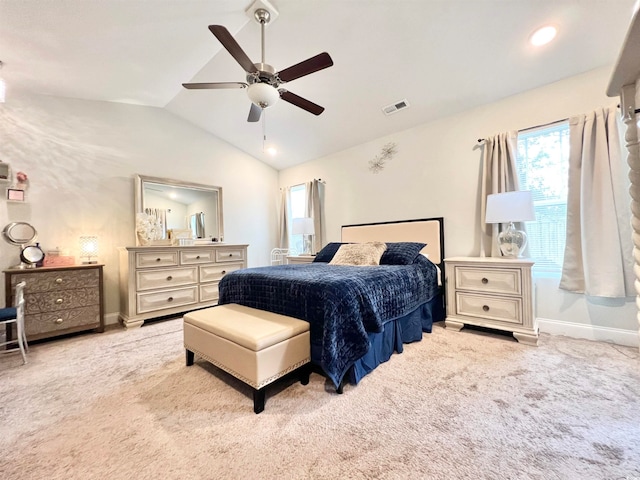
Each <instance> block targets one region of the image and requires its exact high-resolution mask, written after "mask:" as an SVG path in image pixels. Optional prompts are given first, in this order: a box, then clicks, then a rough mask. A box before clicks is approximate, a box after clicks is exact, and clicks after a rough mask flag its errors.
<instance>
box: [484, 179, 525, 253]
mask: <svg viewBox="0 0 640 480" xmlns="http://www.w3.org/2000/svg"><path fill="white" fill-rule="evenodd" d="M486 213H487V214H486V217H485V222H486V223H508V224H509V226H508V227H507V229H506V230H504V231H502V232H500V233H499V234H498V239H497V240H498V246H499V247H500V251H501V252H502V255H503V256H505V257H511V258H517V257H519V256H520V255H521V254H522V251H523V250H524V248H525V247H526V246H527V235H526V234H525V233H524V232H523V231H522V230H516V227H515V225H514V224H513V222H527V221H531V220H535V219H536V213H535V211H534V210H533V197H532V195H531V192H529V191H518V192H506V193H494V194H491V195H487V212H486Z"/></svg>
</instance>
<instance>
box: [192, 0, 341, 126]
mask: <svg viewBox="0 0 640 480" xmlns="http://www.w3.org/2000/svg"><path fill="white" fill-rule="evenodd" d="M254 18H255V20H256V21H257V22H258V23H259V24H260V29H261V35H262V42H261V43H262V59H261V62H260V63H253V62H252V61H251V60H250V59H249V57H248V56H247V54H246V53H245V52H244V51H243V50H242V48H241V47H240V45H238V42H236V41H235V39H234V38H233V37H232V36H231V34H230V33H229V30H227V29H226V28H225V27H223V26H222V25H209V30H211V33H213V34H214V35H215V37H216V38H217V39H218V40H219V41H220V43H222V46H223V47H224V48H226V49H227V51H228V52H229V53H230V54H231V56H232V57H233V58H234V59H235V60H236V62H238V63H239V64H240V66H241V67H242V68H243V69H244V70H245V72H247V77H246V78H247V81H246V82H216V83H183V84H182V86H183V87H184V88H187V89H223V88H246V89H247V94H248V95H249V99H251V109H250V110H249V117H248V118H247V121H248V122H257V121H258V120H260V116H261V115H262V110H263V109H265V108H268V107H271V106H273V105H274V104H275V103H276V102H277V101H278V99H279V98H281V99H282V100H284V101H285V102H289V103H291V104H292V105H295V106H296V107H300V108H302V109H303V110H306V111H307V112H310V113H313V114H314V115H320V114H321V113H322V112H323V111H324V107H321V106H320V105H317V104H315V103H313V102H311V101H309V100H307V99H306V98H302V97H300V96H298V95H296V94H295V93H292V92H290V91H289V90H287V89H285V88H279V87H280V85H282V84H283V83H286V82H290V81H292V80H295V79H296V78H300V77H304V76H305V75H309V74H311V73H314V72H317V71H319V70H322V69H324V68H328V67H330V66H332V65H333V60H331V57H330V56H329V54H328V53H326V52H323V53H320V54H318V55H316V56H314V57H311V58H308V59H307V60H304V61H302V62H300V63H297V64H295V65H292V66H290V67H288V68H285V69H284V70H280V71H279V72H277V71H276V70H275V68H273V67H272V66H271V65H269V64H267V63H265V61H264V29H265V26H266V24H267V23H269V20H270V19H271V14H270V13H269V11H268V10H266V9H264V8H258V9H257V10H256V11H255V12H254Z"/></svg>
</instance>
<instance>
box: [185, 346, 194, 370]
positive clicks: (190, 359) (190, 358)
mask: <svg viewBox="0 0 640 480" xmlns="http://www.w3.org/2000/svg"><path fill="white" fill-rule="evenodd" d="M185 353H186V357H187V367H189V366H191V365H193V357H194V355H193V352H192V351H190V350H186V349H185Z"/></svg>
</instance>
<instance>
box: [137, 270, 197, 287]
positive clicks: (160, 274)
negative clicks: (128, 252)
mask: <svg viewBox="0 0 640 480" xmlns="http://www.w3.org/2000/svg"><path fill="white" fill-rule="evenodd" d="M197 282H198V269H197V267H190V268H168V269H162V270H161V269H158V270H156V269H153V270H140V271H137V272H136V289H137V290H138V291H141V290H150V289H152V288H173V287H180V286H182V285H189V284H192V283H197Z"/></svg>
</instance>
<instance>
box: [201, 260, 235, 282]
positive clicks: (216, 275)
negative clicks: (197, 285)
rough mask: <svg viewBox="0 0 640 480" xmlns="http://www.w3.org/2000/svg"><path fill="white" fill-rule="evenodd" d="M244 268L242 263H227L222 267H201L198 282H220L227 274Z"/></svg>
mask: <svg viewBox="0 0 640 480" xmlns="http://www.w3.org/2000/svg"><path fill="white" fill-rule="evenodd" d="M242 268H244V264H242V263H228V264H223V265H202V266H201V267H200V282H216V281H220V279H221V278H222V277H224V276H225V275H226V274H227V273H230V272H233V271H235V270H240V269H242Z"/></svg>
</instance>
